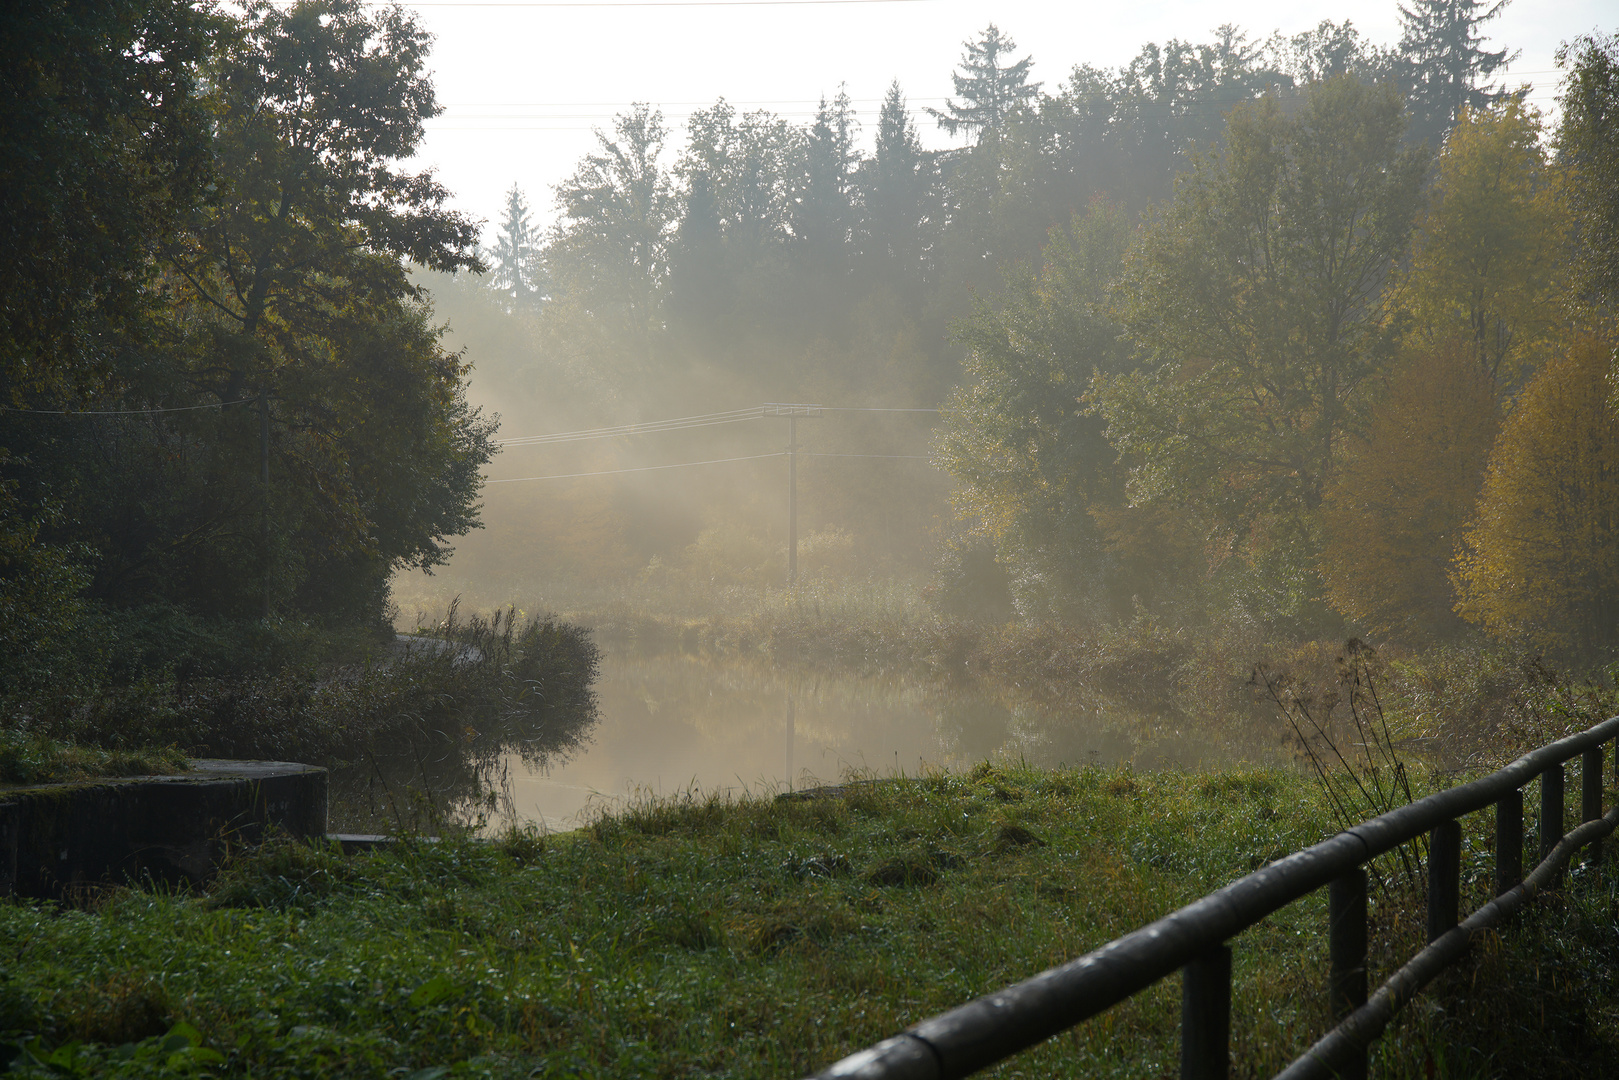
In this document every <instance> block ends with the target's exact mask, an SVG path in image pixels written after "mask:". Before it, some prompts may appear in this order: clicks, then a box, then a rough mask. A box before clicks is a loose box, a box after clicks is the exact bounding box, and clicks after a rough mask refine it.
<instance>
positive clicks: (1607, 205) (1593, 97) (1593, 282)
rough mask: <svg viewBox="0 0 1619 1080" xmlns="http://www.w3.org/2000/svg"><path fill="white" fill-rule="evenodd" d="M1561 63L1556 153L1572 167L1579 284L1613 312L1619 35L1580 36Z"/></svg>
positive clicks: (1618, 209) (1618, 221)
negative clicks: (1561, 96) (1560, 101)
mask: <svg viewBox="0 0 1619 1080" xmlns="http://www.w3.org/2000/svg"><path fill="white" fill-rule="evenodd" d="M1557 62H1558V65H1559V66H1560V67H1562V68H1564V70H1565V71H1566V72H1567V74H1566V75H1565V76H1564V81H1563V117H1562V122H1561V124H1560V125H1559V126H1558V129H1557V152H1558V157H1559V160H1560V162H1561V163H1562V164H1563V165H1565V166H1567V167H1568V169H1569V171H1570V180H1571V182H1570V194H1571V201H1572V204H1573V209H1574V213H1575V214H1576V216H1577V220H1578V223H1579V234H1578V235H1579V245H1580V257H1579V259H1578V260H1577V261H1576V265H1577V266H1578V267H1579V268H1580V271H1581V278H1582V280H1581V282H1580V284H1581V285H1582V286H1583V287H1584V289H1585V290H1586V292H1587V293H1588V294H1589V296H1590V297H1591V298H1592V299H1594V300H1597V301H1599V302H1601V303H1603V304H1606V305H1608V306H1609V310H1610V311H1611V310H1612V309H1613V307H1614V306H1615V305H1619V37H1613V36H1611V35H1606V34H1589V35H1586V36H1585V37H1580V38H1576V39H1575V40H1574V41H1573V42H1571V43H1569V44H1567V45H1565V46H1564V47H1563V48H1562V49H1561V50H1559V52H1558V54H1557Z"/></svg>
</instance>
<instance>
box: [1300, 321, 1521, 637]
mask: <svg viewBox="0 0 1619 1080" xmlns="http://www.w3.org/2000/svg"><path fill="white" fill-rule="evenodd" d="M1497 427H1498V421H1497V408H1496V402H1495V393H1494V389H1493V386H1492V381H1491V379H1490V376H1489V373H1488V372H1487V371H1486V370H1485V369H1484V368H1483V367H1482V366H1481V365H1480V364H1479V363H1478V362H1477V360H1476V359H1475V356H1474V352H1473V348H1472V343H1471V342H1469V341H1468V340H1466V339H1464V338H1452V339H1451V340H1449V341H1447V342H1443V343H1441V344H1440V345H1439V346H1436V347H1434V348H1431V349H1427V350H1424V351H1422V352H1420V353H1418V354H1416V355H1415V356H1413V357H1412V358H1411V359H1410V360H1408V361H1407V363H1406V364H1405V365H1404V366H1403V367H1402V368H1401V369H1400V370H1399V372H1398V373H1397V374H1396V375H1395V376H1394V377H1393V378H1392V379H1391V380H1390V382H1389V385H1388V388H1387V391H1386V393H1385V394H1384V396H1383V397H1382V399H1381V401H1380V402H1379V404H1378V405H1377V407H1376V408H1375V409H1374V411H1373V413H1372V415H1371V418H1370V422H1369V423H1368V425H1367V429H1366V431H1365V432H1364V433H1363V435H1362V436H1361V437H1359V438H1357V439H1354V440H1352V441H1351V442H1350V443H1349V445H1348V446H1347V448H1346V454H1345V460H1344V461H1343V463H1342V465H1341V467H1340V469H1339V470H1338V473H1337V475H1336V476H1335V477H1334V479H1333V481H1332V482H1331V483H1330V484H1329V485H1328V487H1327V490H1326V492H1325V496H1324V499H1323V501H1322V507H1321V524H1322V553H1321V559H1320V574H1321V579H1322V583H1323V585H1324V586H1325V590H1326V594H1327V599H1328V601H1329V602H1330V603H1331V604H1332V605H1333V607H1335V608H1336V609H1337V610H1338V611H1339V612H1341V613H1342V614H1344V615H1346V616H1348V617H1349V618H1350V619H1353V620H1354V621H1355V622H1357V623H1359V624H1361V625H1362V626H1364V627H1366V628H1367V629H1368V630H1370V631H1372V632H1373V633H1377V634H1384V635H1389V636H1392V637H1394V638H1396V639H1399V640H1403V641H1409V642H1416V641H1426V640H1431V639H1433V638H1435V637H1440V636H1443V635H1445V634H1446V633H1448V632H1451V631H1453V630H1455V629H1457V628H1458V627H1459V621H1458V619H1457V617H1456V615H1455V613H1454V611H1453V610H1452V609H1453V607H1454V605H1455V602H1456V599H1455V594H1454V592H1453V590H1452V586H1451V581H1450V571H1451V564H1452V561H1453V560H1454V558H1455V556H1456V554H1457V552H1458V549H1459V547H1460V541H1461V534H1462V529H1463V527H1464V526H1465V525H1466V524H1467V521H1468V519H1469V518H1470V517H1471V516H1472V513H1473V506H1474V500H1475V499H1476V498H1477V496H1478V492H1479V486H1480V483H1481V481H1482V479H1483V476H1484V467H1485V463H1486V461H1487V460H1488V458H1489V453H1490V447H1491V444H1492V443H1493V442H1494V440H1495V435H1496V430H1497Z"/></svg>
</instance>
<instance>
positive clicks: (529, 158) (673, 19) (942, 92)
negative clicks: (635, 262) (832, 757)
mask: <svg viewBox="0 0 1619 1080" xmlns="http://www.w3.org/2000/svg"><path fill="white" fill-rule="evenodd" d="M406 6H407V7H411V8H414V9H415V10H416V11H418V13H419V17H420V20H421V22H422V25H423V26H425V27H426V28H427V29H429V30H430V31H431V32H432V33H433V34H435V35H436V38H437V40H436V41H435V43H434V50H433V57H432V61H431V67H432V71H433V75H434V81H435V84H436V86H437V89H438V97H439V101H440V102H441V103H442V104H443V105H445V106H446V109H445V112H444V114H443V115H442V116H440V117H438V118H437V119H436V120H434V121H431V122H429V124H428V136H427V139H426V140H425V142H424V144H423V148H422V153H421V155H420V157H419V159H418V160H419V161H420V162H421V163H423V164H426V165H429V166H431V167H432V168H434V169H436V170H437V171H438V175H439V178H440V179H441V180H442V181H443V182H444V184H445V185H446V186H448V187H449V189H450V190H451V191H452V192H454V193H455V204H456V206H457V207H458V208H460V209H463V210H466V211H468V212H470V213H472V214H474V215H476V216H477V217H480V218H482V219H484V221H485V223H486V228H485V235H486V236H487V235H488V232H489V223H492V222H493V221H495V219H496V218H497V217H498V216H499V212H500V207H501V205H502V199H503V196H504V194H505V192H506V191H507V189H509V188H510V187H511V185H512V184H513V183H516V184H517V185H518V186H519V187H520V188H521V189H522V190H523V191H524V192H525V194H526V195H527V196H528V201H529V204H530V206H531V207H532V209H533V211H534V219H535V221H536V223H543V224H546V225H548V224H549V223H550V221H551V220H552V217H553V207H552V195H551V188H552V187H553V186H554V185H555V184H557V183H559V182H560V181H562V180H563V179H565V178H566V177H567V176H569V175H570V174H571V173H572V171H573V168H574V165H575V163H576V162H577V161H578V160H579V158H580V157H581V156H583V155H584V154H586V153H588V152H589V151H590V150H591V149H592V147H593V145H594V140H593V138H592V134H591V132H592V129H593V128H597V127H602V128H609V127H610V126H611V124H612V118H613V116H614V115H615V114H616V113H619V112H622V111H624V110H625V109H627V108H628V107H629V105H630V103H632V102H637V101H646V102H650V103H652V104H653V105H656V106H658V107H659V108H661V109H662V110H663V114H664V118H665V121H666V122H667V123H668V125H669V127H670V128H671V130H672V132H673V133H674V137H673V138H671V139H670V140H669V146H668V147H667V148H666V153H669V154H671V155H672V153H673V152H675V151H676V149H677V148H678V147H679V146H680V144H681V138H680V129H681V126H682V124H683V122H684V120H685V117H686V116H687V114H689V113H690V112H691V111H692V110H693V109H696V108H702V107H705V106H708V105H712V104H713V103H714V101H715V100H716V99H717V98H720V97H722V96H723V97H724V98H725V99H726V100H727V101H729V102H730V103H731V104H733V105H735V106H736V107H737V109H738V110H739V111H744V112H745V111H751V110H753V109H768V110H770V111H772V112H775V113H777V114H778V115H780V116H782V117H783V118H784V119H786V120H788V121H790V122H793V123H798V124H803V123H807V122H808V121H810V120H811V119H813V117H814V111H815V105H816V102H817V101H818V100H819V99H820V97H821V96H822V95H825V96H826V97H828V98H830V97H832V96H833V95H835V94H836V93H837V92H838V85H839V83H840V82H842V83H846V84H847V86H848V92H849V96H850V97H851V98H853V99H854V102H855V108H856V111H857V113H858V115H859V118H860V120H861V121H862V123H863V124H864V125H865V130H864V131H863V132H862V135H863V139H862V143H861V144H862V145H863V146H865V147H866V148H868V149H869V144H870V138H871V123H872V122H873V121H874V120H875V115H876V111H877V105H878V103H879V102H880V100H881V98H882V95H883V93H884V91H885V90H886V89H887V88H888V84H889V82H890V81H892V80H894V79H898V80H899V83H900V86H901V88H902V89H903V90H904V92H905V95H906V97H907V98H908V100H909V102H910V105H911V108H912V109H913V110H914V111H916V112H917V113H919V114H920V113H921V110H922V109H924V108H926V107H928V106H932V107H935V108H938V107H940V106H941V105H942V103H943V100H944V99H945V97H947V96H948V95H949V93H950V73H951V71H952V69H953V68H954V67H955V65H956V63H957V61H958V60H959V59H960V56H961V51H962V42H963V41H964V40H966V39H967V38H969V37H972V36H973V35H975V34H976V33H977V32H978V31H980V30H982V29H983V28H984V26H985V24H986V23H989V22H992V21H993V22H994V23H995V24H996V25H997V26H999V27H1000V28H1001V30H1003V31H1004V32H1006V33H1007V34H1010V35H1011V36H1012V38H1013V40H1015V41H1016V42H1017V44H1018V52H1017V56H1018V57H1022V56H1027V55H1032V56H1033V57H1034V72H1033V77H1034V78H1035V79H1036V80H1039V81H1043V82H1044V83H1045V88H1046V90H1047V91H1048V92H1050V91H1054V90H1056V88H1057V84H1059V83H1061V82H1063V81H1064V80H1065V79H1066V78H1067V77H1068V73H1069V72H1070V71H1071V70H1072V69H1073V68H1074V66H1075V65H1076V64H1091V65H1093V66H1097V67H1117V66H1119V65H1121V64H1124V63H1127V62H1128V61H1129V60H1130V58H1131V57H1133V56H1134V55H1135V54H1136V53H1137V52H1138V51H1139V50H1140V48H1141V46H1142V45H1144V44H1146V43H1148V42H1157V43H1162V42H1165V41H1168V40H1170V39H1172V38H1179V39H1181V40H1184V41H1193V42H1198V41H1205V40H1208V39H1209V38H1210V37H1212V32H1213V30H1214V29H1215V28H1216V27H1217V26H1219V25H1221V24H1223V23H1227V22H1229V23H1233V24H1235V25H1236V26H1238V27H1240V28H1241V29H1242V30H1244V31H1246V32H1247V34H1248V37H1249V40H1250V41H1260V40H1263V39H1265V38H1267V37H1269V36H1270V35H1271V34H1272V33H1273V32H1275V31H1277V30H1280V31H1282V32H1283V33H1286V34H1293V33H1298V32H1300V31H1303V30H1307V29H1310V28H1312V27H1314V26H1316V25H1317V24H1318V23H1320V22H1321V21H1322V20H1323V19H1331V20H1333V21H1335V22H1338V21H1343V20H1346V19H1347V20H1349V21H1351V22H1353V23H1354V25H1355V27H1356V28H1357V29H1358V30H1359V31H1360V32H1361V34H1362V35H1363V37H1364V38H1365V39H1366V40H1368V41H1370V42H1373V43H1376V44H1379V45H1392V44H1395V43H1396V42H1397V41H1398V39H1399V16H1398V7H1397V5H1396V3H1394V2H1392V0H1391V2H1389V3H1386V4H1384V3H1379V4H1376V5H1368V4H1345V3H1342V2H1328V0H1309V2H1306V3H1275V2H1267V3H1253V2H1249V3H1234V4H1226V5H1210V4H1204V3H1184V2H1175V3H1158V4H1143V5H1107V4H1100V5H1089V4H1086V5H1080V4H1052V3H1029V2H1026V0H1003V2H1001V3H997V4H994V5H984V4H979V3H968V2H966V0H846V2H799V3H769V4H765V3H746V2H744V3H737V2H730V3H727V2H723V0H720V2H715V3H708V4H694V3H690V2H682V3H657V2H651V3H641V4H628V3H623V2H618V3H614V2H611V0H604V2H602V3H577V4H558V5H545V4H523V3H499V2H482V3H479V2H475V0H469V2H467V3H456V2H453V0H440V2H434V3H422V4H407V5H406ZM1606 10H1607V6H1606V5H1605V4H1603V3H1600V2H1597V0H1551V2H1539V3H1529V2H1526V0H1518V2H1516V3H1509V4H1508V5H1507V7H1506V8H1505V9H1504V10H1503V12H1502V13H1501V15H1500V16H1499V17H1498V18H1496V19H1495V20H1493V21H1492V22H1490V23H1487V24H1486V25H1485V31H1486V33H1487V35H1488V38H1489V40H1488V42H1486V46H1487V47H1495V48H1499V47H1501V44H1502V43H1508V44H1510V46H1511V47H1512V48H1514V49H1518V50H1521V55H1520V56H1519V57H1518V58H1517V59H1516V60H1515V61H1514V62H1513V64H1512V66H1511V68H1510V71H1509V73H1508V75H1507V76H1506V77H1505V78H1504V79H1503V82H1505V83H1506V84H1507V85H1510V86H1518V85H1522V84H1524V83H1528V84H1530V85H1531V86H1532V87H1533V90H1532V92H1531V94H1530V100H1531V101H1532V102H1533V103H1535V104H1536V105H1538V106H1539V107H1540V108H1542V109H1545V110H1548V111H1549V110H1551V109H1553V108H1554V107H1555V97H1556V88H1557V79H1558V75H1557V69H1556V64H1555V61H1554V55H1555V53H1556V51H1557V47H1558V45H1559V44H1560V43H1561V42H1562V41H1565V40H1567V39H1569V38H1571V37H1573V36H1575V35H1577V34H1581V33H1585V32H1588V31H1590V30H1592V29H1595V28H1596V27H1597V26H1598V24H1599V22H1600V21H1601V19H1602V17H1603V16H1604V14H1605V13H1606ZM918 127H919V129H920V130H921V134H922V137H923V139H924V141H925V143H926V144H927V145H928V146H929V147H930V148H934V149H939V148H943V147H946V146H950V145H957V144H960V143H961V142H963V141H964V138H962V137H958V138H957V139H955V140H952V139H951V138H950V136H948V135H946V134H945V133H944V132H942V131H940V130H939V129H938V128H937V127H936V126H934V124H933V122H932V120H931V118H929V117H927V116H926V115H919V116H918Z"/></svg>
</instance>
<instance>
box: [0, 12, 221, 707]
mask: <svg viewBox="0 0 1619 1080" xmlns="http://www.w3.org/2000/svg"><path fill="white" fill-rule="evenodd" d="M229 30H230V27H229V24H228V23H227V22H226V21H225V20H223V19H220V18H217V17H215V16H213V15H211V14H209V13H208V12H207V11H206V10H204V9H200V8H198V7H195V6H193V5H192V4H190V3H187V2H184V0H109V2H107V3H99V4H63V3H54V2H46V0H18V2H16V3H12V4H8V5H7V7H6V10H5V14H4V16H3V17H0V673H3V674H0V689H10V688H13V687H15V686H17V685H18V684H19V683H22V682H28V683H31V684H32V685H36V686H52V685H59V684H61V683H62V682H63V681H64V680H67V679H69V678H70V677H71V676H70V673H69V672H68V671H67V670H66V669H64V668H63V667H62V666H61V665H62V663H63V662H64V658H65V657H66V655H67V653H68V652H69V651H70V647H71V646H72V645H73V644H74V643H75V641H77V640H80V639H82V637H83V633H84V627H83V625H82V624H81V621H80V620H81V617H82V616H83V615H84V613H85V605H84V604H83V602H82V596H81V592H82V589H83V588H84V586H85V585H87V584H88V583H89V581H90V578H91V574H90V564H91V563H92V562H93V559H94V552H93V551H92V550H91V549H90V547H89V546H88V545H86V544H85V543H83V542H82V538H80V537H77V536H74V535H69V527H70V526H71V524H72V511H73V507H72V504H71V496H72V494H73V490H74V478H72V477H64V476H61V475H60V473H59V472H57V471H55V470H53V469H51V468H50V462H51V459H52V458H53V456H54V455H55V454H56V453H57V448H58V447H59V445H60V442H61V440H62V439H63V438H73V437H82V436H83V430H82V428H83V425H84V423H85V422H86V421H85V420H84V419H83V418H79V417H75V418H71V419H67V420H66V421H65V422H64V419H63V418H58V417H52V416H49V415H40V414H37V413H30V412H26V411H17V410H27V409H44V410H57V409H64V408H65V409H80V408H120V407H140V406H141V405H145V404H148V403H152V402H151V399H150V398H147V397H145V396H144V395H143V393H142V388H141V387H140V386H138V385H136V384H137V383H139V382H140V381H141V380H140V375H141V371H142V367H143V363H142V361H143V360H144V359H145V357H144V356H143V355H142V354H141V350H140V348H139V347H140V346H141V345H142V344H149V343H151V342H153V341H154V340H155V339H156V338H157V335H158V328H159V326H160V324H161V322H162V315H163V313H162V306H161V304H160V302H159V300H158V298H157V297H156V296H155V295H154V294H153V292H152V291H151V290H150V289H149V287H148V286H149V284H150V282H151V280H152V278H153V277H154V275H155V274H156V273H157V269H158V266H159V260H158V255H159V252H160V251H161V249H162V245H163V244H164V242H165V241H166V240H167V239H168V238H170V237H172V236H173V235H174V234H175V233H176V232H177V231H178V230H179V229H180V228H181V227H182V226H183V225H184V223H185V221H186V217H187V215H188V213H189V212H190V209H191V207H192V206H193V205H195V202H196V200H197V199H198V198H199V197H200V196H201V195H202V193H203V190H204V187H205V185H206V184H207V182H208V179H209V176H210V168H209V165H210V162H209V156H208V147H207V116H206V113H205V111H204V109H203V107H202V104H201V102H200V101H199V100H198V98H197V96H196V94H195V93H194V92H193V87H194V83H195V72H196V69H197V65H198V64H199V63H200V61H201V60H202V58H203V57H204V56H205V55H206V54H207V52H208V48H209V39H210V37H211V36H212V35H217V34H228V33H229ZM195 400H197V399H196V398H192V397H185V396H179V397H175V398H168V399H167V400H166V403H168V404H184V403H190V402H191V401H195ZM202 400H204V401H210V400H213V399H212V398H211V397H209V396H206V395H205V396H204V397H203V398H202ZM76 426H77V428H78V429H79V430H78V431H75V427H76Z"/></svg>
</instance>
